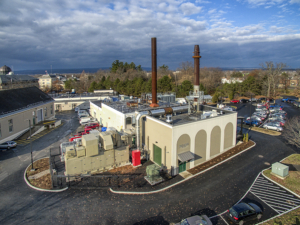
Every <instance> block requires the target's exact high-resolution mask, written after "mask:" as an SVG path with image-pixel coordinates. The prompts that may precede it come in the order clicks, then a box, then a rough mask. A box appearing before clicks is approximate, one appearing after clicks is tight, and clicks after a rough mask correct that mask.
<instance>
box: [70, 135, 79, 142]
mask: <svg viewBox="0 0 300 225" xmlns="http://www.w3.org/2000/svg"><path fill="white" fill-rule="evenodd" d="M79 138H80V139H81V136H75V137H71V138H70V139H69V142H72V141H74V140H75V139H79Z"/></svg>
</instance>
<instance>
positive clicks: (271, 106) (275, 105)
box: [269, 104, 283, 109]
mask: <svg viewBox="0 0 300 225" xmlns="http://www.w3.org/2000/svg"><path fill="white" fill-rule="evenodd" d="M269 107H270V108H275V107H280V108H281V109H283V106H281V105H277V104H274V105H270V106H269Z"/></svg>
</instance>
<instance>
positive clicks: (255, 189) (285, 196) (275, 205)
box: [250, 175, 300, 214]
mask: <svg viewBox="0 0 300 225" xmlns="http://www.w3.org/2000/svg"><path fill="white" fill-rule="evenodd" d="M250 192H251V193H252V194H253V195H255V196H256V197H257V198H259V199H260V200H261V201H263V202H264V203H265V204H267V205H268V206H269V207H270V208H272V209H273V210H274V211H275V212H277V213H279V214H281V213H284V212H286V211H289V210H291V209H293V208H296V207H298V206H299V205H300V199H299V198H298V197H297V196H295V195H293V194H291V193H289V192H287V191H286V190H284V189H282V188H281V187H279V186H277V185H276V184H274V183H273V182H271V181H269V180H267V179H266V178H264V177H263V176H262V175H260V176H259V177H258V178H257V180H256V181H255V183H254V184H253V185H252V187H251V189H250Z"/></svg>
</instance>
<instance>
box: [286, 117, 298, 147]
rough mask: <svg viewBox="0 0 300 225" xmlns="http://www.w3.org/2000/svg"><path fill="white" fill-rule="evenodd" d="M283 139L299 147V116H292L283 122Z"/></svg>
mask: <svg viewBox="0 0 300 225" xmlns="http://www.w3.org/2000/svg"><path fill="white" fill-rule="evenodd" d="M282 136H283V137H284V139H285V140H286V141H287V142H288V143H289V144H291V145H295V146H296V147H297V148H300V117H299V116H297V117H293V118H292V119H290V120H288V121H287V122H286V123H285V130H284V131H283V133H282Z"/></svg>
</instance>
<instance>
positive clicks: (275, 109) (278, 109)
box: [269, 107, 282, 112]
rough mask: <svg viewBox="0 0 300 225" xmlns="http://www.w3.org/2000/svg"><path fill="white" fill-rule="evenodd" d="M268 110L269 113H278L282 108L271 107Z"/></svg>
mask: <svg viewBox="0 0 300 225" xmlns="http://www.w3.org/2000/svg"><path fill="white" fill-rule="evenodd" d="M269 110H270V112H274V111H280V110H282V108H281V107H272V108H270V109H269Z"/></svg>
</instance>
